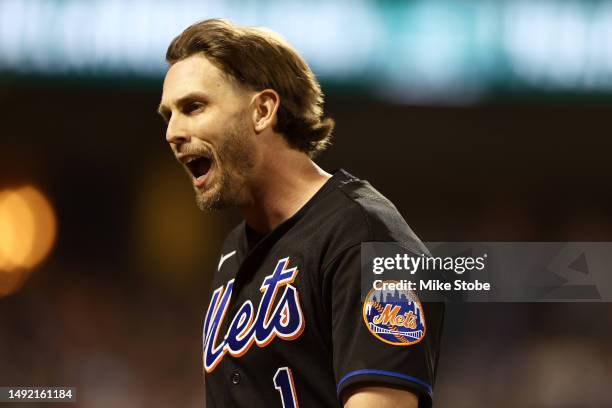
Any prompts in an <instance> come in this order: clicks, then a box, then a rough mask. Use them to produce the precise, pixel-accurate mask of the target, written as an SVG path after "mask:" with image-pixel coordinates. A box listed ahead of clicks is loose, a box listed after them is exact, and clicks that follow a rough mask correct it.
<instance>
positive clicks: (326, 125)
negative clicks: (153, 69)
mask: <svg viewBox="0 0 612 408" xmlns="http://www.w3.org/2000/svg"><path fill="white" fill-rule="evenodd" d="M194 54H203V55H204V56H205V57H206V58H208V59H209V60H210V62H211V63H213V64H214V65H215V66H216V67H217V68H219V69H220V70H221V71H223V72H224V73H226V74H228V75H229V76H230V77H231V78H232V79H233V80H235V81H237V82H238V83H239V84H241V85H243V86H246V87H247V88H249V89H253V90H255V91H259V90H263V89H267V88H271V89H274V90H275V91H276V92H278V94H279V95H280V106H279V108H278V111H277V121H276V125H275V126H274V130H275V131H276V132H278V133H281V134H283V136H284V137H285V139H286V140H287V141H288V143H289V145H290V146H291V147H293V148H295V149H298V150H300V151H303V152H305V153H307V154H308V155H309V156H310V157H314V156H315V155H316V154H317V153H318V152H320V151H322V150H324V149H325V148H326V147H327V146H328V144H329V139H330V138H331V133H332V130H333V128H334V121H333V119H331V118H322V115H323V108H322V106H323V93H322V92H321V87H320V85H319V83H318V82H317V80H316V78H315V76H314V74H313V73H312V71H311V70H310V68H309V67H308V64H306V62H305V61H304V60H303V59H302V58H301V57H300V56H299V55H298V53H297V52H296V51H295V50H294V49H293V48H292V47H291V46H290V45H289V44H287V43H286V42H285V41H284V40H283V39H281V38H280V37H279V36H278V35H277V34H276V33H274V32H272V31H270V30H267V29H262V28H254V27H238V26H235V25H233V24H231V23H230V22H228V21H226V20H222V19H210V20H204V21H201V22H199V23H196V24H193V25H192V26H190V27H188V28H187V29H186V30H185V31H183V32H182V33H181V34H180V35H179V36H178V37H176V38H175V39H174V40H172V43H170V46H169V47H168V51H167V52H166V61H168V63H169V64H170V65H172V64H174V63H175V62H177V61H180V60H182V59H185V58H187V57H190V56H192V55H194Z"/></svg>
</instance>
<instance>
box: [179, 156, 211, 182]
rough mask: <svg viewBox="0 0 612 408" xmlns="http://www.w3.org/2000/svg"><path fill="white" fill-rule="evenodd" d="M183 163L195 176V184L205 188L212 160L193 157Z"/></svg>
mask: <svg viewBox="0 0 612 408" xmlns="http://www.w3.org/2000/svg"><path fill="white" fill-rule="evenodd" d="M182 161H183V163H184V164H185V166H186V167H187V169H189V172H190V173H191V175H192V176H193V179H194V182H195V184H196V185H197V186H198V187H201V186H203V185H204V181H205V180H206V176H207V175H208V174H209V173H210V170H211V167H212V160H211V159H210V158H208V157H206V156H191V157H188V158H187V159H186V160H182Z"/></svg>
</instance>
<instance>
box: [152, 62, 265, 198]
mask: <svg viewBox="0 0 612 408" xmlns="http://www.w3.org/2000/svg"><path fill="white" fill-rule="evenodd" d="M251 96H252V93H250V92H249V91H247V90H244V89H240V88H239V87H238V86H237V85H235V84H234V83H233V82H231V81H230V80H229V79H228V78H227V77H226V76H225V75H223V73H222V72H221V71H220V70H219V69H218V68H217V67H215V66H214V65H213V64H211V63H210V62H209V61H208V59H207V58H206V57H204V56H202V55H194V56H191V57H189V58H186V59H184V60H181V61H179V62H176V63H175V64H173V65H172V66H171V67H170V69H169V70H168V72H167V74H166V79H165V80H164V88H163V94H162V100H161V104H160V107H159V112H160V114H161V115H162V116H163V117H164V119H165V120H166V122H167V123H168V128H167V130H166V140H167V141H168V143H169V144H170V147H171V148H172V151H173V152H174V155H175V156H176V158H177V159H178V160H179V162H181V163H182V164H183V167H184V168H185V170H186V171H187V174H188V175H189V177H190V179H191V181H192V183H193V187H194V189H195V193H196V202H197V204H198V206H199V207H200V208H201V209H221V208H225V207H228V206H239V205H241V204H242V203H243V201H244V200H245V194H246V191H245V186H246V183H247V181H248V180H249V178H250V176H251V174H252V172H253V167H254V165H255V161H256V160H255V159H256V146H255V143H254V141H253V137H252V135H253V134H254V132H253V129H252V126H250V123H251V122H250V121H249V112H250V109H249V108H250V102H251Z"/></svg>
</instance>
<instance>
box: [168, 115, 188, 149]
mask: <svg viewBox="0 0 612 408" xmlns="http://www.w3.org/2000/svg"><path fill="white" fill-rule="evenodd" d="M189 139H190V137H189V133H188V132H187V131H186V129H185V128H184V126H181V123H180V121H179V120H177V119H175V117H172V118H170V121H169V122H168V128H167V129H166V141H167V142H168V143H170V144H175V145H179V144H182V143H185V142H188V141H189Z"/></svg>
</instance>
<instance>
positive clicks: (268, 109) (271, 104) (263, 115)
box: [253, 89, 280, 133]
mask: <svg viewBox="0 0 612 408" xmlns="http://www.w3.org/2000/svg"><path fill="white" fill-rule="evenodd" d="M253 105H254V108H255V109H253V126H254V128H255V132H256V133H261V132H263V131H264V130H265V129H267V128H269V127H270V128H271V127H272V126H274V124H275V123H276V112H277V111H278V108H279V106H280V96H279V95H278V93H276V91H275V90H273V89H264V90H263V91H261V92H259V93H257V94H256V95H255V96H254V97H253Z"/></svg>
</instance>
